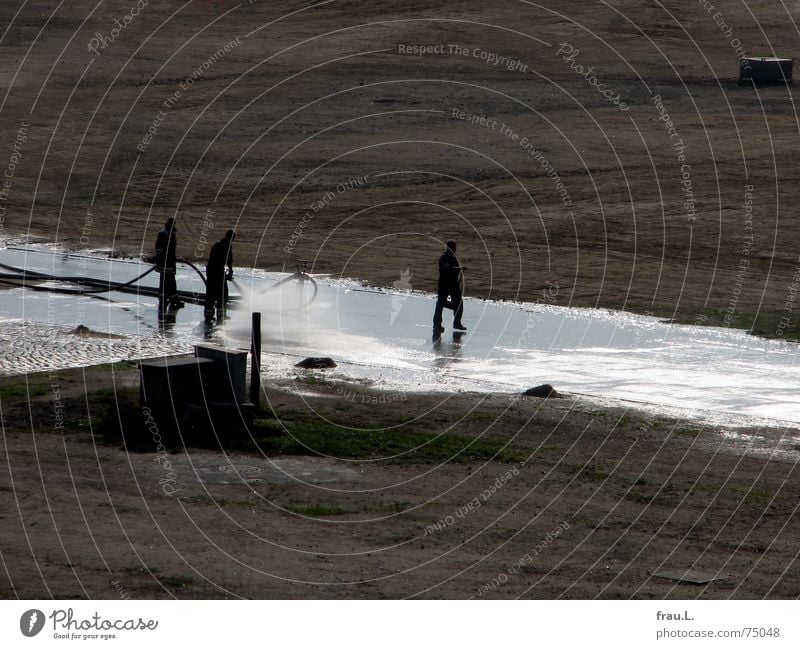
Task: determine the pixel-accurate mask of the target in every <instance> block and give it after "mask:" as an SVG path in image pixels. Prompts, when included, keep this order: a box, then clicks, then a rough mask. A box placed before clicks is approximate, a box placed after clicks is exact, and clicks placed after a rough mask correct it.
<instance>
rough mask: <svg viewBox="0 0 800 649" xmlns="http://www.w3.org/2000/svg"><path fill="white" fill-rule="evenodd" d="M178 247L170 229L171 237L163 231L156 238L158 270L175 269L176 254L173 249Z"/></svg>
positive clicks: (173, 230) (173, 233) (173, 231)
mask: <svg viewBox="0 0 800 649" xmlns="http://www.w3.org/2000/svg"><path fill="white" fill-rule="evenodd" d="M177 246H178V239H177V238H176V236H175V229H174V228H173V229H172V236H170V233H169V232H168V231H167V230H166V229H164V230H161V232H159V233H158V236H157V237H156V266H158V267H159V268H175V266H176V265H177V263H178V262H177V254H176V252H175V249H176V248H177Z"/></svg>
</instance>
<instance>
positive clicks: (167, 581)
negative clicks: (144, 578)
mask: <svg viewBox="0 0 800 649" xmlns="http://www.w3.org/2000/svg"><path fill="white" fill-rule="evenodd" d="M156 576H157V577H158V580H159V581H160V582H161V585H162V586H165V587H167V588H182V587H183V586H190V585H192V584H195V583H197V579H196V578H195V577H194V576H192V575H165V576H163V577H162V576H160V575H156Z"/></svg>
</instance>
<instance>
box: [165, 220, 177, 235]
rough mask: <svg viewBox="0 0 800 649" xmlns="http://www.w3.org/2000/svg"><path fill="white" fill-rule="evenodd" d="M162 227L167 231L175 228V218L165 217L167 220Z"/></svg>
mask: <svg viewBox="0 0 800 649" xmlns="http://www.w3.org/2000/svg"><path fill="white" fill-rule="evenodd" d="M164 229H165V230H166V231H167V232H171V231H172V230H174V229H175V219H167V222H166V223H164Z"/></svg>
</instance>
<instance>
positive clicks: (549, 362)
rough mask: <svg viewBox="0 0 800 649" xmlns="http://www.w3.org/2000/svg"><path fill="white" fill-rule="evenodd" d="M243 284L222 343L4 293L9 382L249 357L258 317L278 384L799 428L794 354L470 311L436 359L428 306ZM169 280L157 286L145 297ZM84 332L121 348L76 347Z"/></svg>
mask: <svg viewBox="0 0 800 649" xmlns="http://www.w3.org/2000/svg"><path fill="white" fill-rule="evenodd" d="M0 262H2V263H4V264H8V265H12V266H17V267H22V268H26V269H28V270H36V271H40V272H47V273H51V274H56V275H85V276H88V277H94V278H100V279H106V278H110V279H111V280H113V281H126V280H129V279H131V278H133V277H135V276H137V275H138V274H140V273H142V272H143V271H144V270H146V269H147V268H148V265H147V264H144V263H142V262H141V261H138V260H125V259H108V258H107V257H106V258H104V257H102V256H100V255H91V254H85V253H81V254H80V255H77V254H70V253H64V252H61V251H56V250H53V249H52V248H51V247H48V246H28V247H26V248H11V247H8V248H5V249H3V250H0ZM433 266H434V264H432V268H433ZM236 275H237V280H238V287H239V289H240V291H241V300H240V309H239V310H238V311H234V312H233V313H232V314H231V315H232V318H231V320H230V321H228V322H227V323H226V324H225V326H224V327H223V328H221V329H219V330H216V331H214V332H212V333H210V334H208V333H207V332H206V331H205V329H204V327H203V326H202V308H201V307H198V306H193V305H187V306H186V307H185V308H184V309H182V310H180V311H178V312H177V316H176V318H175V321H174V323H166V324H165V323H163V322H162V323H160V322H159V321H158V318H157V308H156V306H157V305H156V300H155V298H151V297H145V296H137V295H124V294H119V293H111V294H104V295H103V296H100V297H99V298H90V297H75V296H66V295H55V294H51V293H48V292H39V293H37V292H33V291H30V290H27V289H21V288H12V289H10V290H4V291H0V341H2V343H3V347H2V349H3V351H2V353H0V373H2V374H14V373H24V372H31V371H40V370H43V369H59V368H63V367H70V366H80V365H86V364H91V363H98V362H108V361H111V360H120V359H133V358H141V357H148V356H157V355H161V354H175V353H186V352H190V351H191V348H192V345H194V344H195V343H197V342H202V341H203V340H206V339H207V336H209V337H210V338H211V339H212V340H214V341H216V342H218V343H220V344H224V345H227V346H232V347H243V348H247V347H249V324H250V316H249V313H250V312H251V311H252V310H260V311H262V312H263V314H264V321H263V327H262V337H263V346H264V357H263V371H264V375H265V377H266V378H267V379H271V378H272V379H278V378H281V379H285V378H287V377H292V376H303V375H304V374H306V373H305V372H302V371H300V370H298V369H297V368H295V367H294V364H295V363H296V362H297V361H298V360H300V359H302V358H304V357H306V356H330V357H332V358H333V359H334V360H335V361H336V362H337V364H338V367H337V368H336V369H333V370H325V371H316V372H314V374H315V375H317V376H330V377H332V378H340V379H345V380H361V381H365V382H366V383H367V384H370V385H374V386H375V387H378V388H381V389H385V390H388V391H394V392H411V391H431V390H433V391H447V392H453V391H479V392H490V391H499V392H520V391H522V390H524V389H526V388H529V387H531V386H533V385H538V384H541V383H550V384H552V385H553V386H555V388H556V389H557V390H559V391H560V392H567V393H572V394H580V395H587V396H591V397H593V398H604V399H611V400H615V401H618V402H621V403H623V404H629V405H632V406H637V407H646V408H650V409H655V410H657V411H659V412H662V413H664V414H666V415H673V416H679V417H684V418H690V419H695V420H697V421H699V422H706V423H714V424H724V425H726V426H728V427H737V426H756V425H760V426H786V425H792V426H795V427H796V426H797V424H800V390H798V389H797V376H798V369H800V346H798V345H796V344H791V343H786V342H783V341H772V340H763V339H759V338H756V337H753V336H749V335H748V334H746V333H744V332H743V331H740V330H734V329H724V328H715V327H696V326H688V325H673V324H666V323H663V322H660V321H659V320H658V319H655V318H649V317H646V316H638V315H633V314H628V313H622V312H613V311H605V310H597V309H572V308H566V307H556V306H552V305H545V304H541V305H540V304H512V303H504V302H499V303H498V302H487V301H481V300H476V299H469V298H468V299H467V300H466V302H465V315H464V320H465V322H466V323H467V326H468V327H469V331H468V332H467V333H466V334H465V335H463V336H455V337H454V336H453V335H452V333H451V332H450V331H449V330H448V331H447V332H446V333H445V334H444V335H443V338H442V340H441V341H440V342H439V343H438V344H433V343H432V342H431V327H432V324H431V320H432V314H433V306H434V298H433V297H432V296H430V295H424V294H420V293H414V292H403V291H395V290H381V289H369V288H364V287H363V286H362V285H361V284H359V283H358V282H354V281H349V280H335V279H331V278H317V280H316V284H317V288H318V292H317V295H316V299H314V301H313V302H312V303H311V305H310V306H309V307H308V308H307V309H299V308H296V307H297V304H298V302H304V301H306V300H307V299H308V298H309V297H310V295H311V294H312V288H311V286H310V285H309V284H308V283H306V284H305V285H302V286H300V285H298V283H296V282H289V283H286V284H285V285H284V287H283V289H282V290H273V291H266V289H267V288H269V287H271V286H274V284H275V283H276V282H278V281H279V280H281V279H284V278H286V277H287V275H286V274H282V273H268V272H262V271H250V270H247V269H241V270H238V269H237V271H236ZM157 281H158V280H157V276H156V275H155V274H151V275H150V276H148V277H147V278H145V279H144V280H143V284H146V285H148V286H155V285H157ZM178 285H179V287H180V288H181V289H183V290H191V291H195V292H196V293H197V294H198V295H202V293H203V288H202V282H201V281H200V280H199V278H197V276H196V275H195V274H194V272H193V271H191V270H184V269H179V275H178ZM448 315H449V312H445V323H446V325H449V319H448ZM77 325H84V326H86V327H89V328H90V329H92V330H93V331H99V332H106V333H111V334H115V335H119V336H122V338H121V339H119V340H117V339H102V338H88V337H86V336H76V335H71V334H70V332H73V331H74V330H75V327H76V326H77ZM730 441H731V442H732V443H733V442H735V440H730Z"/></svg>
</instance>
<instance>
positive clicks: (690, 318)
mask: <svg viewBox="0 0 800 649" xmlns="http://www.w3.org/2000/svg"><path fill="white" fill-rule="evenodd" d="M674 322H677V323H680V324H694V325H706V326H712V327H731V328H733V329H745V330H746V331H747V332H748V333H750V334H752V335H754V336H761V337H762V338H780V339H782V340H788V341H791V342H800V317H797V316H794V317H792V316H787V314H786V313H785V312H782V311H779V312H774V313H773V312H771V311H759V312H758V313H756V312H754V311H734V312H733V313H732V314H731V313H729V312H728V311H727V310H723V309H700V310H699V311H695V312H691V313H681V314H679V315H677V316H676V317H675V319H674Z"/></svg>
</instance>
